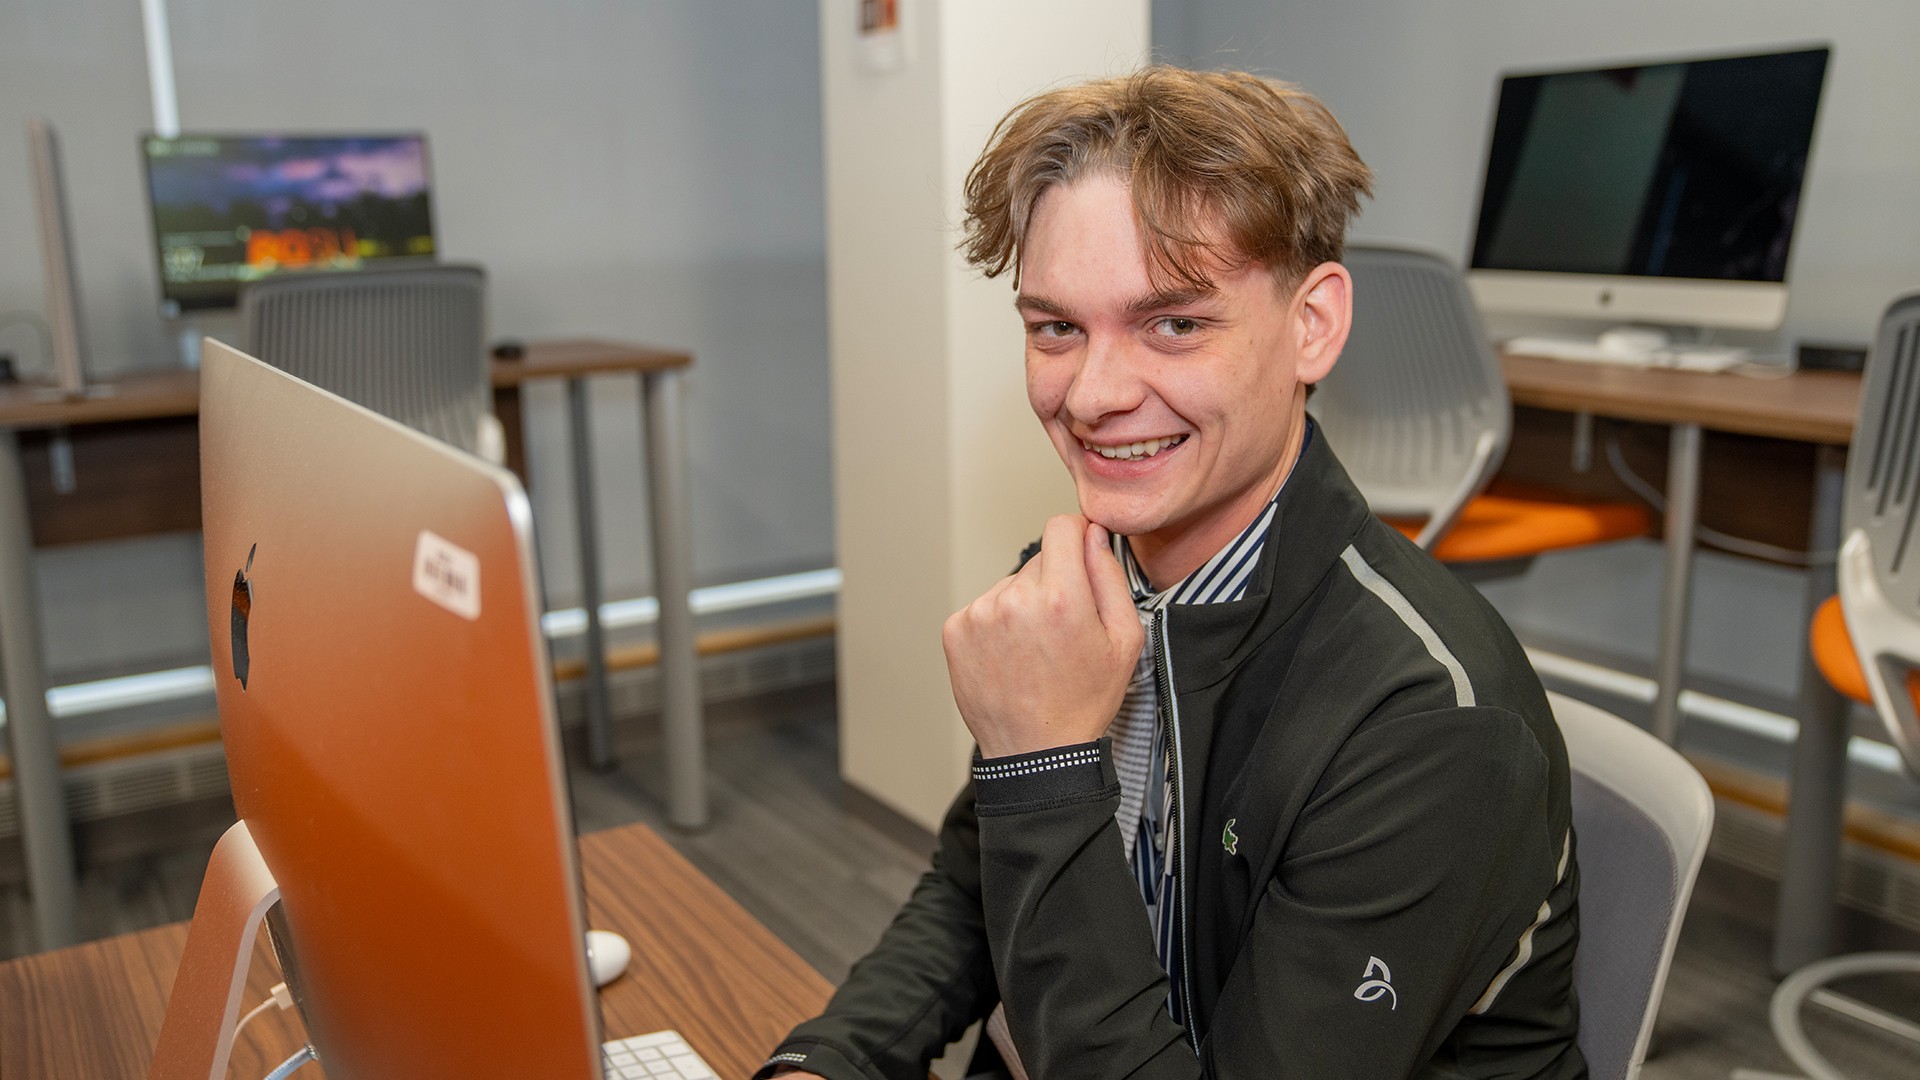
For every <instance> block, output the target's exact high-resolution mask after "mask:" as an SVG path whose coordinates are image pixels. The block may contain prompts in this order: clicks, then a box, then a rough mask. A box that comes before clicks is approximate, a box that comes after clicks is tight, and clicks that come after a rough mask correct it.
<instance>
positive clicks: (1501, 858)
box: [762, 432, 1586, 1080]
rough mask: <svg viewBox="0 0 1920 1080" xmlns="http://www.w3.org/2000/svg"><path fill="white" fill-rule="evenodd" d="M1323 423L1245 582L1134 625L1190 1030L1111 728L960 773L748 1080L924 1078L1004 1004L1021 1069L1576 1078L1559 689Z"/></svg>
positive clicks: (1572, 914)
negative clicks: (937, 822)
mask: <svg viewBox="0 0 1920 1080" xmlns="http://www.w3.org/2000/svg"><path fill="white" fill-rule="evenodd" d="M1315 435H1316V437H1315V438H1311V439H1308V440H1306V442H1307V445H1306V447H1305V448H1304V449H1303V451H1302V453H1301V458H1300V461H1299V462H1298V464H1297V465H1296V466H1295V468H1294V470H1293V474H1292V476H1290V477H1289V478H1288V480H1287V483H1286V485H1285V487H1284V488H1283V489H1282V490H1281V493H1280V496H1279V506H1278V510H1277V513H1276V516H1275V520H1274V524H1273V526H1272V531H1271V532H1270V533H1269V534H1268V539H1267V543H1266V547H1265V551H1264V553H1263V554H1262V556H1261V564H1260V567H1259V569H1258V570H1256V571H1255V576H1254V581H1253V584H1252V585H1251V587H1250V588H1249V589H1248V592H1247V596H1246V598H1245V599H1242V600H1238V601H1234V602H1231V603H1220V604H1208V605H1195V606H1174V607H1170V608H1168V609H1166V610H1165V611H1164V612H1163V613H1162V615H1161V616H1160V618H1159V620H1158V621H1157V622H1156V624H1155V625H1154V626H1153V627H1152V628H1151V629H1150V642H1151V645H1152V647H1153V648H1154V649H1155V650H1156V666H1157V669H1158V676H1159V678H1160V680H1161V682H1160V699H1161V700H1160V708H1161V713H1162V722H1163V724H1167V725H1170V728H1169V730H1170V732H1171V734H1172V738H1171V739H1170V740H1169V741H1170V743H1171V744H1172V745H1173V748H1174V749H1173V754H1174V757H1175V760H1176V769H1175V773H1176V777H1177V787H1176V790H1175V799H1174V805H1175V814H1176V815H1177V817H1176V823H1177V826H1178V828H1177V836H1178V841H1177V846H1176V850H1175V853H1174V858H1175V859H1176V860H1177V861H1178V867H1179V871H1180V873H1179V879H1178V880H1179V884H1180V888H1181V890H1182V897H1181V908H1180V910H1181V912H1182V919H1181V923H1182V925H1181V927H1180V931H1181V941H1182V944H1183V954H1184V955H1183V957H1182V962H1183V963H1184V964H1185V965H1186V967H1187V978H1186V987H1187V993H1188V995H1189V997H1190V999H1191V1000H1190V1004H1189V1007H1188V1009H1187V1010H1186V1012H1187V1015H1189V1016H1190V1017H1192V1024H1191V1030H1182V1029H1181V1028H1180V1027H1179V1026H1178V1025H1176V1024H1175V1023H1174V1022H1173V1020H1172V1018H1171V1016H1170V1015H1169V1013H1168V1011H1167V1008H1166V996H1167V987H1168V980H1167V977H1166V975H1165V973H1164V972H1163V971H1162V970H1161V968H1160V964H1159V962H1158V960H1157V959H1156V958H1155V955H1154V949H1153V945H1152V942H1151V940H1150V928H1149V926H1148V921H1147V917H1146V914H1145V908H1144V905H1143V904H1142V902H1141V898H1140V894H1139V892H1138V890H1137V889H1136V887H1135V885H1134V883H1133V878H1132V874H1131V872H1130V870H1129V867H1128V864H1127V860H1126V859H1125V858H1124V856H1123V855H1122V853H1121V852H1122V848H1121V842H1120V833H1119V830H1118V828H1117V827H1116V826H1115V824H1114V810H1115V807H1116V806H1117V800H1118V798H1119V790H1120V789H1119V785H1118V783H1117V782H1116V781H1115V779H1114V772H1113V766H1112V763H1111V759H1110V757H1109V755H1108V752H1107V741H1106V740H1105V739H1102V740H1100V742H1099V743H1097V744H1086V746H1085V747H1081V748H1060V749H1056V750H1052V751H1043V752H1041V753H1039V754H1033V755H1026V758H1027V759H1030V760H1027V761H1026V762H1025V764H1026V765H1027V767H1026V768H1014V769H1007V768H998V769H990V770H987V771H985V772H982V771H980V769H979V766H978V765H976V773H975V778H974V780H973V781H972V782H971V783H970V784H969V785H968V786H967V787H966V788H965V789H964V790H962V792H961V793H960V796H959V798H958V799H957V800H956V801H955V802H954V804H953V807H952V809H951V810H950V811H949V812H948V814H947V818H946V821H945V824H944V825H943V826H942V828H941V832H940V843H939V850H938V852H937V853H936V854H935V856H934V862H933V867H932V869H931V870H930V871H929V872H928V873H927V874H926V875H925V877H923V878H922V879H921V881H920V883H919V885H918V887H917V888H916V889H915V890H914V893H913V896H912V897H911V899H909V900H908V902H907V904H906V906H905V907H904V908H903V909H902V910H901V912H900V914H899V915H898V916H897V917H896V918H895V920H894V922H893V924H892V926H890V927H889V928H888V929H887V931H886V933H885V934H884V935H883V936H882V937H881V939H880V943H879V945H878V946H877V947H876V948H875V949H874V951H873V952H872V953H871V954H870V955H868V956H867V957H866V958H865V959H863V960H861V961H860V962H859V963H858V964H857V965H855V966H854V968H853V971H852V973H851V974H850V975H849V976H848V978H847V981H846V983H845V984H844V985H843V986H842V987H841V988H840V990H839V991H838V992H837V993H836V994H835V995H834V997H833V1000H832V1001H831V1002H830V1003H829V1005H828V1007H827V1011H826V1012H825V1013H824V1014H823V1015H822V1016H820V1017H818V1018H817V1019H814V1020H810V1021H808V1022H806V1023H804V1024H802V1025H800V1026H799V1027H798V1028H797V1029H795V1030H794V1032H793V1033H792V1034H791V1035H790V1036H789V1037H788V1038H787V1040H786V1041H785V1042H784V1043H782V1044H781V1045H780V1047H778V1048H777V1050H776V1051H775V1053H774V1056H773V1058H772V1059H771V1060H770V1061H769V1062H768V1067H767V1069H766V1070H763V1073H762V1075H765V1074H766V1073H767V1072H770V1071H771V1070H772V1068H773V1067H775V1066H777V1065H781V1064H792V1065H797V1066H799V1067H801V1068H804V1069H807V1070H809V1071H812V1072H816V1073H819V1074H821V1075H823V1076H827V1077H830V1078H833V1080H855V1078H871V1080H906V1078H913V1080H923V1078H924V1077H926V1075H927V1064H928V1062H929V1061H930V1060H931V1059H932V1058H933V1057H935V1056H937V1055H938V1054H939V1053H940V1052H941V1050H942V1048H943V1047H944V1046H945V1045H946V1044H947V1043H948V1042H949V1041H951V1040H952V1039H954V1038H957V1037H958V1036H959V1034H960V1033H961V1032H962V1031H963V1030H964V1029H965V1028H966V1026H967V1025H968V1024H969V1023H971V1022H973V1021H975V1020H978V1019H979V1018H981V1017H982V1016H984V1015H985V1014H986V1013H987V1012H989V1011H990V1010H991V1009H992V1008H993V1006H994V1004H995V1003H996V1002H998V1001H1002V1000H1004V1001H1005V1003H1006V1007H1007V1019H1008V1026H1009V1028H1010V1030H1011V1032H1012V1035H1013V1038H1014V1042H1015V1044H1016V1045H1017V1046H1018V1047H1019V1048H1020V1053H1021V1056H1022V1058H1024V1059H1025V1062H1026V1064H1027V1067H1028V1069H1029V1071H1030V1072H1031V1074H1032V1075H1033V1076H1034V1077H1035V1078H1036V1080H1059V1078H1069V1077H1086V1078H1090V1080H1115V1078H1121V1077H1131V1078H1149V1077H1151V1078H1162V1077H1164V1078H1169V1080H1171V1078H1176V1077H1177V1078H1181V1080H1190V1078H1193V1077H1235V1078H1239V1077H1247V1078H1259V1080H1285V1078H1294V1077H1298V1078H1301V1080H1342V1078H1351V1080H1389V1078H1395V1077H1421V1078H1439V1077H1449V1078H1451V1077H1476V1078H1491V1077H1543V1078H1550V1080H1561V1078H1573V1077H1583V1076H1585V1075H1586V1065H1585V1063H1584V1061H1583V1060H1582V1058H1581V1056H1580V1052H1579V1050H1578V1048H1577V1047H1576V1046H1575V1045H1574V1035H1575V1030H1576V1024H1577V1008H1576V1004H1575V1002H1574V998H1573V989H1572V972H1573V953H1574V945H1575V941H1576V939H1577V936H1578V914H1577V912H1576V911H1575V908H1574V897H1575V896H1576V894H1577V892H1578V876H1579V875H1578V870H1577V867H1576V866H1575V864H1574V860H1573V836H1572V832H1571V826H1570V823H1569V809H1568V801H1567V800H1568V776H1567V760H1566V751H1565V748H1564V747H1563V746H1562V744H1561V741H1560V735H1559V730H1558V728H1557V727H1556V726H1555V724H1554V721H1553V717H1552V714H1551V712H1550V711H1549V709H1548V705H1547V701H1546V698H1545V695H1544V694H1543V692H1542V691H1541V688H1540V684H1539V681H1538V679H1537V678H1536V677H1535V675H1534V673H1533V670H1532V668H1531V667H1530V666H1529V665H1528V663H1527V660H1526V657H1525V655H1524V653H1523V652H1522V651H1521V649H1520V646H1519V645H1518V644H1517V643H1516V642H1515V641H1514V639H1513V636H1512V634H1511V632H1510V631H1509V630H1508V629H1507V627H1506V625H1505V623H1504V622H1502V620H1501V619H1500V617H1499V616H1498V615H1497V614H1496V613H1495V612H1494V611H1493V609H1492V608H1491V607H1490V606H1489V605H1488V604H1487V603H1486V602H1485V601H1484V600H1483V599H1482V598H1481V597H1480V595H1479V593H1477V592H1476V591H1474V590H1473V589H1472V588H1471V587H1470V586H1467V585H1465V584H1463V583H1461V582H1460V581H1459V580H1458V579H1457V578H1455V577H1454V576H1453V575H1452V573H1451V572H1449V571H1448V570H1446V569H1445V568H1443V567H1442V566H1440V565H1439V564H1438V563H1436V562H1434V561H1433V560H1432V559H1431V558H1429V557H1428V556H1427V555H1426V554H1425V553H1423V552H1421V551H1419V550H1418V549H1416V548H1415V547H1414V546H1413V545H1412V544H1411V543H1409V542H1408V541H1406V540H1405V539H1404V538H1402V537H1401V536H1400V535H1399V534H1398V533H1396V532H1395V531H1393V530H1392V529H1390V528H1388V527H1386V526H1384V525H1382V524H1380V523H1379V522H1378V521H1377V520H1375V519H1374V517H1373V516H1372V515H1371V514H1370V513H1369V512H1368V510H1367V506H1366V503H1365V502H1364V500H1363V499H1362V498H1361V496H1360V494H1359V492H1358V491H1356V490H1355V489H1354V487H1353V485H1352V482H1351V481H1350V480H1348V478H1347V476H1346V472H1345V470H1343V469H1342V468H1341V467H1340V464H1339V462H1338V461H1337V460H1335V458H1334V455H1333V452H1332V450H1331V448H1330V447H1329V446H1328V440H1327V439H1326V438H1325V433H1324V432H1316V433H1315ZM1073 749H1097V751H1098V752H1097V753H1092V754H1079V755H1073V754H1063V753H1062V751H1064V750H1073ZM1020 760H1021V759H996V760H995V761H992V762H987V763H984V764H986V765H989V766H1005V765H1008V764H1010V763H1016V762H1020Z"/></svg>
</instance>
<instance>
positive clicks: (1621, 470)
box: [1607, 432, 1834, 566]
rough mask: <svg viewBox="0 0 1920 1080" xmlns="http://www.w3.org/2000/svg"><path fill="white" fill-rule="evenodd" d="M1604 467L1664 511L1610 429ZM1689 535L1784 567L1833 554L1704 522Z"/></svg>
mask: <svg viewBox="0 0 1920 1080" xmlns="http://www.w3.org/2000/svg"><path fill="white" fill-rule="evenodd" d="M1607 467H1608V468H1610V469H1612V470H1613V475H1614V476H1615V477H1616V478H1618V479H1619V481H1620V482H1621V483H1622V484H1625V485H1626V486H1627V490H1629V491H1631V492H1633V493H1634V494H1635V495H1637V496H1639V497H1640V498H1641V499H1643V500H1645V501H1646V503H1647V504H1648V505H1649V506H1652V507H1653V508H1654V509H1655V510H1657V511H1659V512H1660V513H1663V514H1664V513H1666V511H1667V497H1666V496H1665V495H1663V494H1661V493H1660V491H1659V489H1658V488H1655V487H1654V486H1653V485H1652V484H1649V483H1647V481H1646V480H1645V479H1643V478H1642V477H1641V476H1640V474H1638V473H1636V472H1634V471H1633V468H1632V466H1630V465H1628V464H1627V459H1626V456H1625V455H1624V454H1623V453H1622V452H1621V450H1620V436H1619V435H1618V434H1617V433H1613V432H1609V433H1608V435H1607ZM1693 535H1694V537H1695V538H1696V539H1698V540H1699V541H1700V542H1701V543H1703V544H1709V545H1711V546H1713V547H1717V548H1719V549H1720V550H1722V551H1730V552H1732V553H1734V554H1735V555H1746V556H1749V557H1751V558H1755V559H1769V560H1772V561H1773V562H1779V563H1786V564H1787V565H1788V566H1826V565H1828V564H1830V563H1832V562H1833V560H1834V553H1833V552H1831V551H1815V552H1806V551H1794V550H1792V549H1790V548H1783V547H1780V546H1778V545H1776V544H1767V543H1762V542H1761V541H1759V540H1749V539H1747V538H1745V537H1742V536H1730V535H1728V534H1727V533H1723V532H1721V531H1719V530H1718V529H1709V528H1707V527H1706V526H1704V525H1700V526H1695V528H1694V530H1693Z"/></svg>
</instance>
